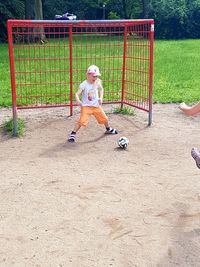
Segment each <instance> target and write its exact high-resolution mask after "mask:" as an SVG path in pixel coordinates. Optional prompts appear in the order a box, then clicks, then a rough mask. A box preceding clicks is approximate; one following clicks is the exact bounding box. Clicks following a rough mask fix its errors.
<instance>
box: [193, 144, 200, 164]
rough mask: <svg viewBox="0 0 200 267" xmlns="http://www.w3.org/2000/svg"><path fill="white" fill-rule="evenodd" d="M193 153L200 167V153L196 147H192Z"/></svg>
mask: <svg viewBox="0 0 200 267" xmlns="http://www.w3.org/2000/svg"><path fill="white" fill-rule="evenodd" d="M191 155H192V157H193V159H194V160H195V161H196V165H197V167H198V168H199V169H200V153H199V151H198V150H197V149H196V148H192V150H191Z"/></svg>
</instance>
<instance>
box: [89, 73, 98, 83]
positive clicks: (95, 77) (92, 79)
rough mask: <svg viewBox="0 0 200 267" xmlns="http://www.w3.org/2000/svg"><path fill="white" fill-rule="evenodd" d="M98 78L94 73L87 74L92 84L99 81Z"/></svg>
mask: <svg viewBox="0 0 200 267" xmlns="http://www.w3.org/2000/svg"><path fill="white" fill-rule="evenodd" d="M97 78H98V76H94V74H92V73H87V80H88V82H90V83H94V82H95V81H96V80H97Z"/></svg>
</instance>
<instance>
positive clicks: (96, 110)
mask: <svg viewBox="0 0 200 267" xmlns="http://www.w3.org/2000/svg"><path fill="white" fill-rule="evenodd" d="M91 115H93V116H94V117H95V118H96V120H97V121H98V123H99V124H105V123H106V122H108V117H107V116H106V114H105V112H104V111H103V109H102V107H81V115H80V119H79V121H78V123H79V125H81V126H86V125H87V124H88V122H89V116H91Z"/></svg>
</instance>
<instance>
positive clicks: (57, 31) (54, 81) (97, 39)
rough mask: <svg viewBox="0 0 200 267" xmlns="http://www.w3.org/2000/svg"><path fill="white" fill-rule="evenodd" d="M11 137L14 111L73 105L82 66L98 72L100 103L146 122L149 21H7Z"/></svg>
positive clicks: (151, 39) (150, 50) (149, 105)
mask: <svg viewBox="0 0 200 267" xmlns="http://www.w3.org/2000/svg"><path fill="white" fill-rule="evenodd" d="M7 28H8V47H9V58H10V74H11V87H12V103H13V121H14V134H15V133H16V131H17V130H16V127H17V123H16V121H17V110H18V109H27V108H48V107H62V106H69V108H70V115H72V114H73V107H74V106H75V105H76V102H75V92H76V90H77V88H78V86H79V84H80V83H81V82H82V81H83V80H84V79H85V74H86V70H87V67H88V66H89V65H92V64H95V65H97V66H98V67H99V68H100V70H101V73H102V76H101V77H102V80H103V85H104V88H105V92H104V103H105V104H106V103H107V104H121V105H129V106H133V107H135V108H138V109H140V110H143V111H145V112H147V113H148V125H151V122H152V78H153V43H154V20H152V19H147V20H84V21H83V20H77V21H56V20H42V21H40V20H8V22H7Z"/></svg>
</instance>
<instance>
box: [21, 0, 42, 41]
mask: <svg viewBox="0 0 200 267" xmlns="http://www.w3.org/2000/svg"><path fill="white" fill-rule="evenodd" d="M25 18H26V19H31V20H32V19H33V20H34V19H36V20H43V10H42V0H25ZM33 31H34V32H35V33H36V34H35V33H34V34H33V35H32V36H29V40H32V41H36V40H38V39H39V40H40V42H41V43H43V42H45V40H46V37H45V34H44V28H42V27H40V28H34V29H33Z"/></svg>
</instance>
